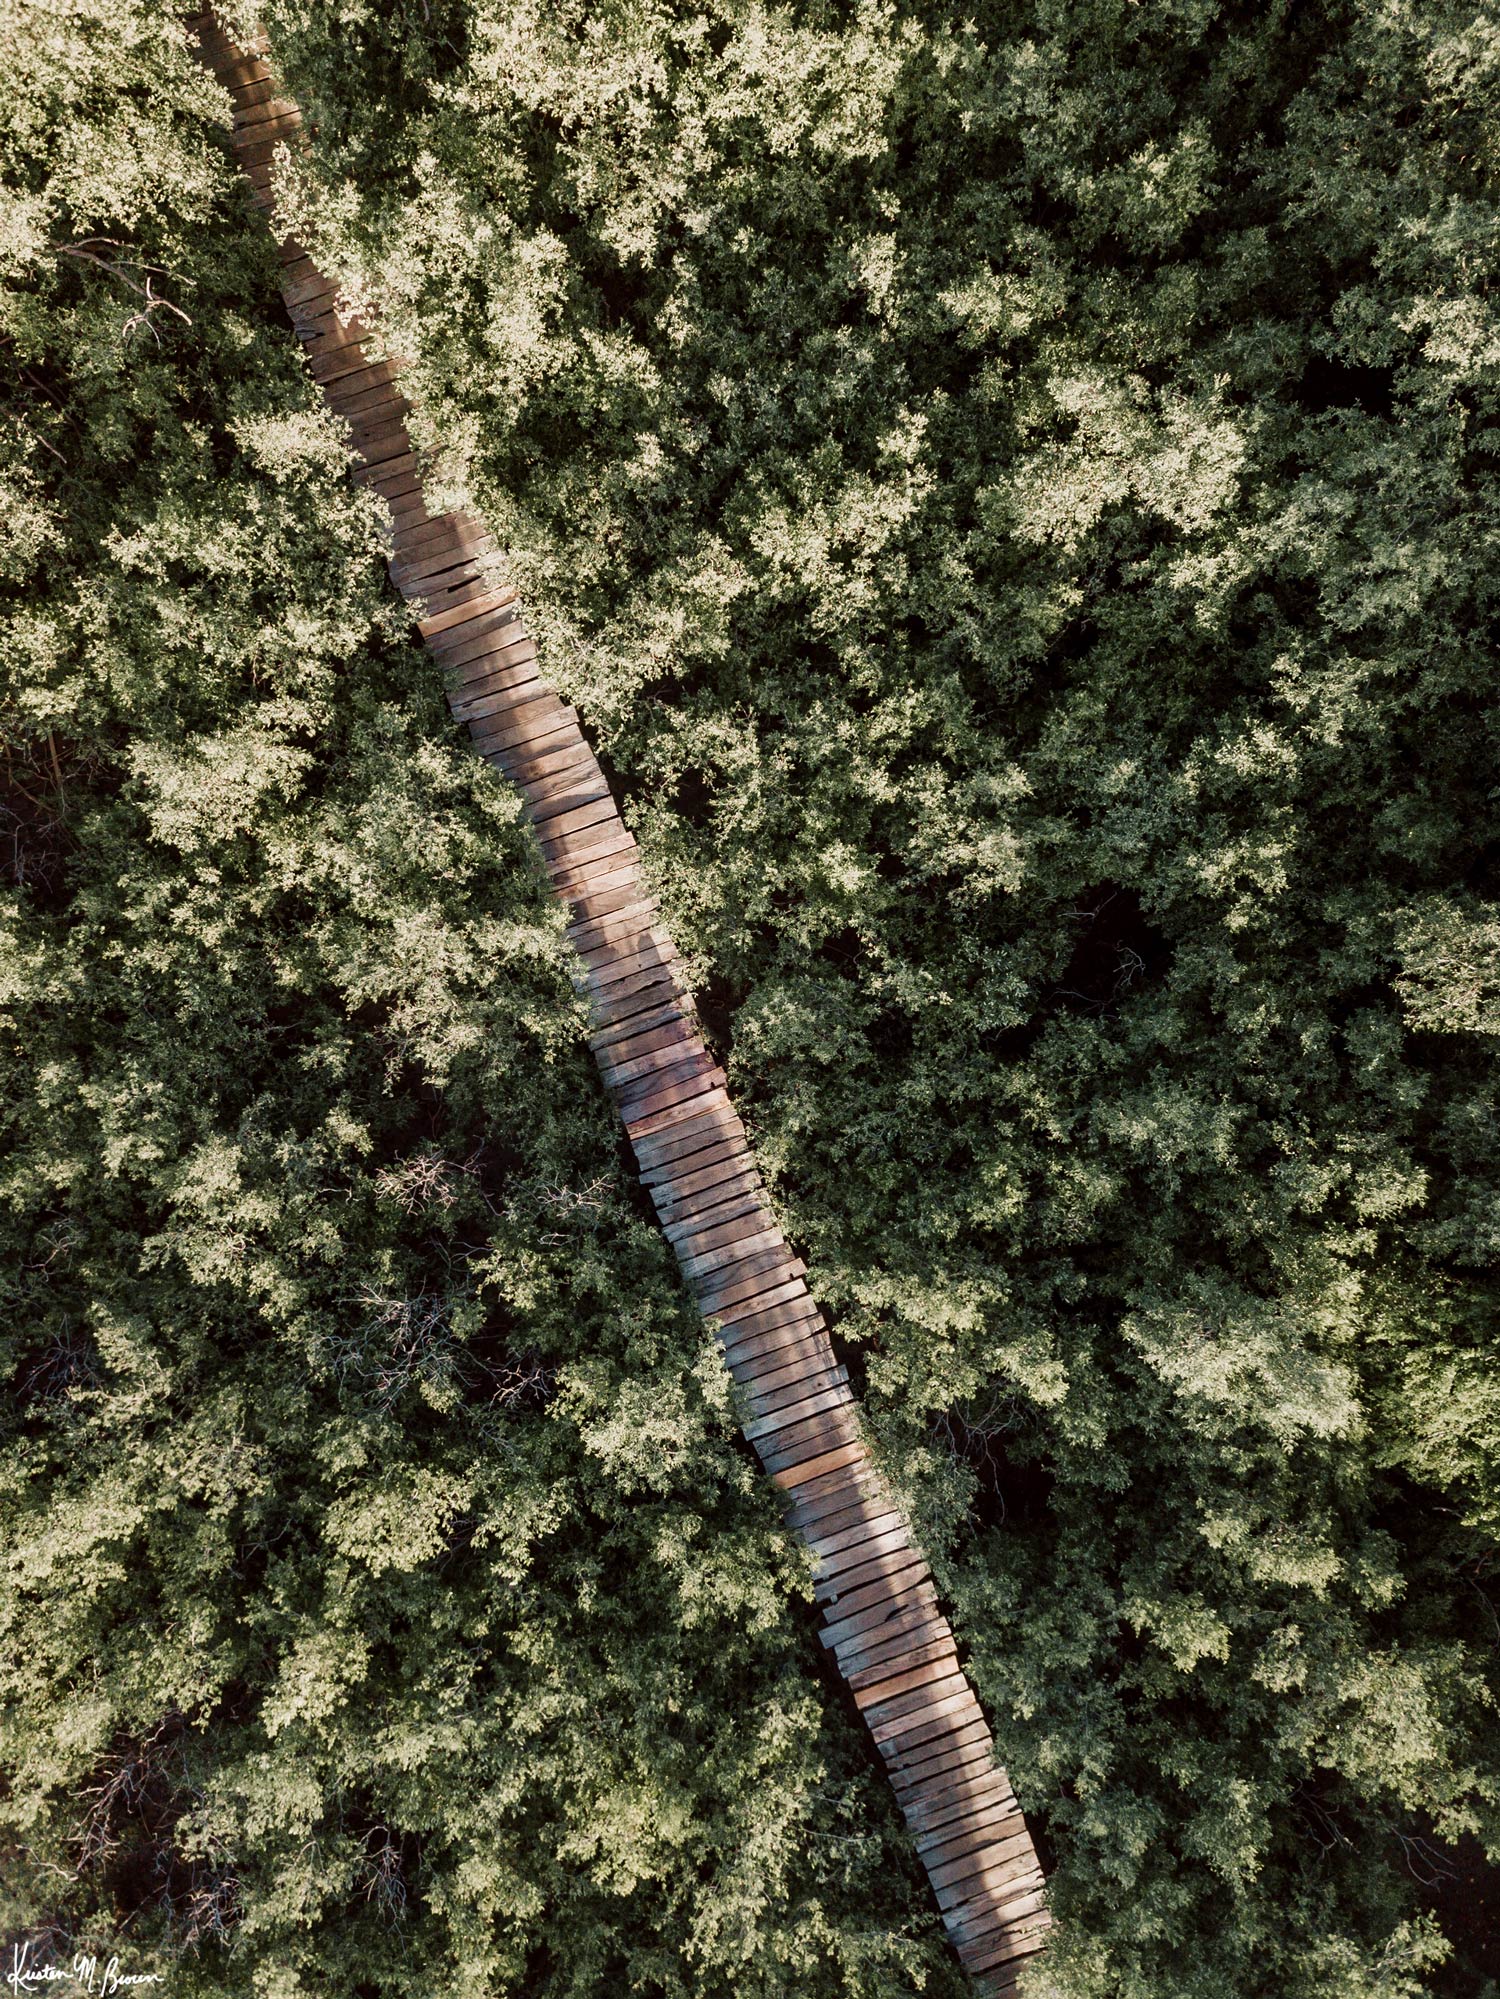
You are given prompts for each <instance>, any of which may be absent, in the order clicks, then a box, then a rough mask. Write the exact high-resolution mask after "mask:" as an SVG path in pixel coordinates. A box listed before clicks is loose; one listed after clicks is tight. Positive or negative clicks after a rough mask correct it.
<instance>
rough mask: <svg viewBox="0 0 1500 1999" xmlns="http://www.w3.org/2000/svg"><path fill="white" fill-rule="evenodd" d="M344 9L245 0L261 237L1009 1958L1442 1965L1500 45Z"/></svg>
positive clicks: (1140, 1996) (1461, 1667)
mask: <svg viewBox="0 0 1500 1999" xmlns="http://www.w3.org/2000/svg"><path fill="white" fill-rule="evenodd" d="M349 13H350V10H349V9H348V8H346V7H340V8H333V7H330V6H326V5H323V4H321V0H276V4H274V5H273V6H272V7H271V9H270V16H269V18H270V20H271V23H272V27H273V32H274V34H275V35H276V36H277V38H278V46H279V47H280V49H281V50H282V54H283V58H284V61H285V64H286V67H287V70H288V73H289V75H290V76H291V78H292V80H293V82H294V83H295V85H296V86H297V87H298V88H299V89H300V90H302V91H303V92H304V93H305V94H306V96H307V99H308V101H309V102H310V103H311V104H312V105H313V106H314V108H315V109H316V110H317V112H318V114H319V116H320V117H321V118H322V120H323V123H324V128H325V131H326V132H327V133H328V134H330V135H331V136H329V137H328V139H327V141H326V143H325V144H324V145H323V146H322V148H321V150H320V152H319V155H318V157H317V159H316V160H315V161H314V163H313V166H312V169H311V170H310V173H309V175H308V176H307V178H306V180H305V182H304V183H303V186H302V189H301V193H300V195H299V197H298V199H299V202H300V204H301V207H302V210H303V213H304V215H305V217H306V226H307V227H308V228H309V229H310V230H312V231H313V232H314V233H315V234H316V236H317V237H318V240H319V242H320V243H321V244H322V246H323V248H324V250H325V252H326V254H327V255H328V256H330V257H332V258H334V259H336V260H337V261H338V263H339V265H340V268H341V269H342V270H343V271H344V272H345V273H346V275H347V278H348V281H349V283H350V285H351V287H352V288H353V289H354V290H355V291H356V293H358V294H360V295H368V296H370V297H372V298H373V299H375V300H376V301H378V303H379V305H380V306H381V308H382V309H383V310H384V311H385V312H386V314H387V315H388V318H389V320H390V322H391V325H392V327H393V329H394V332H395V335H396V337H397V338H398V339H399V341H400V342H401V344H402V345H403V346H404V347H407V348H410V349H411V350H412V351H414V352H416V353H417V354H419V356H420V363H419V368H418V371H417V377H416V379H417V380H418V382H419V384H420V394H421V399H422V403H423V421H424V422H425V424H426V425H427V427H428V434H429V435H431V436H433V437H435V438H436V439H437V440H438V441H439V442H440V443H441V444H442V445H443V446H444V447H445V449H446V451H447V453H448V457H449V462H450V464H451V465H452V467H453V468H454V472H455V476H456V477H459V478H461V479H462V480H464V481H466V482H467V484H468V486H469V487H470V489H471V490H472V492H473V494H474V496H475V497H476V499H477V501H478V503H479V505H480V506H481V507H482V508H483V509H484V510H485V511H486V512H487V513H488V514H489V515H490V516H491V518H492V519H493V520H494V522H495V524H496V526H497V528H498V530H499V532H500V534H501V536H502V538H503V539H504V541H505V542H506V543H507V545H508V546H509V547H510V548H511V550H512V553H513V562H514V569H515V575H516V578H517V581H518V582H519V584H520V587H521V589H522V592H523V595H524V597H525V599H526V601H527V604H528V607H529V612H530V615H531V618H532V622H533V623H534V624H535V625H536V626H537V627H538V629H539V631H540V633H541V636H542V639H543V642H544V646H545V649H546V653H547V657H548V659H549V661H550V662H551V666H552V669H553V671H554V672H555V673H556V674H557V676H558V677H559V679H560V681H561V683H562V685H563V686H564V688H565V690H566V692H567V693H568V695H569V696H570V698H572V699H574V700H576V701H577V702H578V703H579V705H580V707H581V709H582V711H583V712H584V714H585V715H586V716H587V717H588V719H589V721H590V723H591V725H592V726H593V727H594V729H595V730H596V731H597V733H598V737H599V740H600V742H601V744H602V746H603V748H604V749H605V750H606V751H607V753H608V755H609V757H610V759H611V760H612V763H613V766H614V768H615V769H616V770H617V771H618V772H619V773H620V778H621V783H622V786H623V788H624V791H625V793H626V795H627V797H628V799H629V801H630V808H631V813H632V817H633V819H634V821H635V823H636V825H637V826H638V828H639V830H640V833H641V837H642V844H643V846H644V849H645V852H646V855H647V858H648V863H649V865H650V867H651V868H652V870H653V872H654V874H655V876H656V879H657V881H658V882H659V884H660V888H661V892H662V895H663V898H664V900H665V902H666V904H667V907H668V910H669V914H670V920H671V923H672V925H673V928H674V931H675V933H676V935H677V937H678V940H679V942H680V943H681V944H682V945H683V946H684V947H685V948H686V949H687V950H689V951H690V952H691V953H692V954H693V957H694V959H695V961H696V963H697V965H698V966H699V968H700V971H701V974H702V977H703V981H704V987H705V992H706V995H707V998H708V1001H709V1011H710V1015H711V1018H713V1019H715V1020H717V1021H718V1022H719V1023H720V1024H721V1026H722V1029H723V1032H724V1035H725V1037H726V1040H727V1042H728V1043H729V1044H730V1045H731V1053H732V1072H733V1081H734V1086H735V1088H736V1089H737V1091H738V1094H739V1099H740V1101H741V1103H742V1104H743V1106H744V1107H745V1109H746V1111H747V1113H748V1114H749V1116H750V1117H751V1119H752V1121H753V1124H754V1127H755V1132H756V1135H757V1139H758V1144H759V1150H760V1154H761V1157H762V1159H763V1161H764V1163H765V1164H766V1166H767V1168H768V1169H769V1171H770V1172H771V1173H772V1174H773V1176H774V1178H775V1181H776V1185H777V1190H778V1197H779V1200H780V1203H781V1207H782V1210H783V1212H784V1214H785V1216H786V1219H787V1223H788V1226H789V1228H790V1229H791V1231H792V1233H793V1234H794V1236H795V1237H796V1238H797V1240H798V1241H799V1242H800V1243H802V1244H804V1245H805V1246H806V1250H807V1254H808V1259H809V1262H810V1264H811V1266H812V1269H813V1271H814V1273H815V1278H816V1282H817V1285H818V1288H819V1290H820V1293H821V1294H822V1295H823V1296H824V1297H825V1298H826V1299H827V1300H828V1301H829V1302H830V1304H831V1305H832V1307H833V1308H834V1309H835V1311H836V1313H837V1315H838V1319H839V1324H840V1329H841V1332H842V1334H843V1336H844V1337H845V1338H846V1339H847V1341H848V1342H849V1343H850V1345H851V1347H852V1348H853V1349H854V1350H856V1351H857V1352H858V1353H859V1355H860V1356H861V1357H862V1359H863V1363H864V1367H865V1372H866V1374H867V1380H868V1392H869V1399H870V1407H871V1410H872V1413H873V1416H874V1420H875V1422H876V1424H877V1425H878V1428H879V1432H880V1435H881V1437H882V1439H883V1442H884V1445H885V1447H886V1449H887V1451H888V1453H889V1456H890V1459H891V1462H892V1464H893V1465H894V1466H895V1467H896V1469H897V1471H898V1473H899V1475H900V1476H901V1477H902V1478H903V1480H904V1481H905V1483H906V1486H907V1489H908V1491H909V1492H910V1493H911V1495H912V1496H913V1499H914V1501H915V1503H916V1504H917V1506H918V1508H919V1514H920V1519H921V1523H922V1526H923V1530H924V1532H925V1534H926V1537H927V1539H928V1542H929V1545H931V1546H932V1547H933V1548H934V1549H935V1551H936V1553H937V1555H938V1558H939V1563H940V1568H941V1574H942V1579H943V1581H944V1584H945V1586H946V1587H947V1589H948V1591H949V1593H950V1596H951V1599H952V1601H953V1602H954V1604H955V1605H956V1607H957V1610H958V1613H959V1622H960V1625H961V1628H962V1631H963V1635H964V1636H965V1638H966V1639H967V1641H968V1643H969V1644H970V1646H971V1647H972V1649H973V1656H974V1661H975V1667H976V1672H977V1675H978V1679H979V1683H980V1685H981V1688H982V1690H983V1692H984V1693H985V1695H986V1697H987V1698H988V1700H989V1701H990V1703H991V1704H992V1707H993V1711H994V1713H995V1714H996V1716H997V1719H998V1727H999V1733H1000V1736H1001V1739H1002V1742H1003V1744H1004V1746H1005V1749H1006V1751H1007V1755H1008V1759H1009V1760H1010V1762H1011V1764H1012V1768H1013V1773H1014V1775H1015V1776H1016V1779H1017V1782H1018V1785H1019V1787H1020V1789H1021V1792H1022V1795H1023V1798H1024V1799H1025V1800H1026V1801H1027V1802H1028V1803H1029V1804H1030V1805H1033V1806H1035V1807H1036V1808H1038V1810H1039V1812H1040V1814H1041V1816H1042V1819H1043V1821H1044V1823H1045V1826H1046V1831H1047V1836H1048V1839H1049V1841H1050V1843H1051V1846H1052V1848H1053V1850H1054V1851H1055V1853H1056V1856H1057V1860H1058V1868H1057V1874H1056V1904H1057V1908H1058V1911H1059V1914H1060V1915H1061V1916H1062V1917H1063V1919H1064V1929H1063V1936H1062V1938H1061V1940H1060V1943H1059V1946H1058V1948H1057V1950H1056V1951H1055V1952H1054V1953H1053V1954H1052V1956H1051V1957H1050V1959H1049V1961H1048V1963H1047V1965H1046V1966H1045V1967H1043V1968H1042V1969H1041V1971H1040V1973H1039V1977H1038V1981H1037V1984H1036V1987H1035V1989H1036V1990H1037V1991H1039V1992H1041V1991H1050V1992H1053V1993H1055V1994H1057V1995H1063V1994H1066V1995H1069V1999H1082V1995H1085V1994H1087V1995H1096V1994H1097V1995H1100V1999H1103V1995H1106V1994H1109V1995H1115V1994H1119V1995H1128V1999H1177V1995H1181V1999H1188V1995H1197V1994H1210V1993H1212V1994H1223V1993H1234V1994H1236V1995H1251V1994H1255V1995H1261V1994H1264V1995H1267V1999H1269V1995H1272V1994H1274V1995H1277V1999H1290V1995H1297V1996H1298V1999H1301V1996H1302V1995H1306V1999H1313V1995H1317V1999H1326V1996H1327V1995H1331V1994H1336V1995H1340V1996H1341V1999H1356V1995H1359V1999H1373V1995H1375V1994H1393V1993H1397V1992H1407V1991H1416V1990H1425V1989H1433V1990H1438V1989H1444V1987H1443V1981H1444V1979H1446V1980H1447V1985H1446V1989H1447V1990H1449V1991H1451V1992H1455V1993H1457V1992H1463V1993H1465V1994H1468V1995H1471V1999H1472V1995H1473V1994H1474V1993H1476V1992H1477V1991H1478V1990H1479V1989H1480V1979H1481V1972H1480V1969H1479V1968H1478V1961H1477V1960H1471V1961H1470V1962H1469V1963H1468V1964H1467V1968H1464V1967H1462V1966H1459V1965H1457V1964H1455V1965H1454V1966H1453V1967H1452V1968H1451V1969H1450V1971H1449V1972H1447V1973H1443V1972H1441V1971H1438V1970H1432V1969H1431V1967H1433V1966H1435V1965H1436V1964H1437V1962H1438V1960H1439V1959H1440V1958H1441V1954H1442V1953H1441V1947H1440V1946H1439V1945H1438V1944H1436V1943H1435V1941H1434V1938H1433V1934H1432V1932H1431V1931H1430V1930H1429V1929H1428V1928H1426V1927H1425V1926H1424V1920H1423V1919H1422V1918H1421V1916H1420V1914H1419V1911H1420V1909H1421V1907H1422V1905H1423V1901H1424V1898H1423V1896H1422V1895H1421V1894H1420V1893H1419V1888H1418V1883H1417V1880H1416V1878H1415V1877H1414V1875H1413V1873H1412V1870H1411V1868H1410V1867H1409V1866H1408V1864H1407V1863H1408V1856H1409V1854H1410V1853H1411V1851H1412V1848H1411V1847H1410V1845H1409V1844H1408V1843H1407V1842H1409V1840H1410V1839H1411V1837H1412V1836H1413V1835H1414V1834H1417V1833H1419V1832H1422V1833H1424V1835H1425V1834H1433V1833H1435V1834H1436V1835H1437V1836H1438V1837H1440V1838H1441V1839H1443V1840H1453V1839H1458V1838H1460V1837H1461V1836H1463V1835H1465V1834H1466V1833H1468V1832H1471V1831H1472V1832H1477V1833H1479V1834H1481V1835H1482V1837H1483V1838H1484V1839H1485V1840H1486V1841H1488V1842H1489V1843H1490V1845H1491V1847H1493V1846H1494V1844H1495V1842H1496V1839H1497V1837H1500V1825H1497V1817H1496V1804H1497V1783H1500V1738H1497V1729H1496V1722H1495V1713H1494V1706H1493V1700H1494V1692H1495V1668H1494V1659H1495V1638H1496V1631H1497V1625H1496V1613H1495V1609H1494V1607H1493V1601H1492V1599H1493V1574H1494V1558H1495V1546H1494V1530H1495V1526H1496V1520H1497V1490H1496V1485H1495V1464H1496V1448H1495V1447H1496V1441H1497V1433H1500V1379H1497V1328H1496V1316H1497V1305H1500V1298H1497V1290H1496V1284H1495V1277H1494V1271H1495V1267H1496V1248H1497V1234H1496V1216H1497V1196H1500V1184H1497V1160H1500V1144H1497V1139H1500V1123H1497V1081H1500V1079H1497V1072H1496V1066H1495V1062H1494V1056H1493V1051H1494V1047H1495V1040H1494V1035H1495V1028H1496V1020H1497V1013H1496V1006H1497V992H1500V984H1497V981H1500V972H1497V945H1496V923H1497V917H1496V902H1497V898H1500V877H1497V873H1496V854H1497V851H1500V849H1497V844H1496V843H1497V837H1500V817H1497V803H1496V801H1497V796H1500V791H1497V764H1500V759H1497V730H1500V719H1497V718H1500V701H1497V693H1500V689H1497V685H1496V675H1495V669H1494V657H1495V637H1496V611H1497V599H1496V591H1497V584H1496V577H1497V575H1500V569H1497V564H1496V554H1497V546H1500V537H1497V529H1500V509H1497V475H1500V455H1497V440H1500V405H1497V386H1496V385H1497V379H1500V378H1497V363H1500V318H1497V315H1496V310H1495V303H1494V295H1493V290H1492V288H1491V284H1490V277H1489V274H1490V272H1491V271H1492V269H1493V264H1494V254H1495V245H1496V241H1497V236H1500V206H1497V191H1500V182H1497V168H1500V161H1497V158H1496V132H1497V130H1500V29H1497V26H1496V23H1495V21H1494V19H1493V17H1492V15H1491V14H1490V13H1489V12H1487V11H1486V10H1483V9H1479V8H1474V7H1470V6H1465V5H1460V4H1453V5H1449V4H1443V3H1442V0H1439V3H1438V4H1430V3H1429V4H1424V5H1421V6H1418V5H1416V4H1413V0H1390V4H1380V5H1377V4H1374V0H1368V4H1359V5H1355V6H1351V7H1344V6H1325V5H1312V6H1305V7H1299V8H1295V9H1293V8H1287V7H1280V6H1272V7H1265V8H1250V7H1245V8H1240V7H1234V6H1228V5H1216V4H1212V0H1202V4H1181V5H1171V6H1165V5H1163V6H1135V5H1128V4H1124V0H1119V3H1118V4H1116V0H1095V3H1094V4H1089V0H1058V4H1027V5H1014V6H1012V5H1005V6H991V7H986V8H980V9H979V10H978V11H977V12H975V11H973V10H969V11H964V10H960V11H959V12H958V13H956V14H954V15H951V16H949V15H947V14H945V13H944V12H943V10H942V9H941V8H928V9H926V10H922V11H920V12H918V13H911V12H902V11H900V10H898V9H897V8H896V7H894V6H891V5H885V4H879V3H878V0H876V4H869V5H861V6H859V7H844V8H836V7H832V6H820V5H816V4H809V5H806V6H796V5H792V6H786V7H773V8H764V7H758V6H743V5H740V4H737V0H726V4H723V5H715V6H713V7H710V8H708V9H707V10H705V9H702V8H697V7H693V8H683V9H674V8H672V7H670V6H660V7H646V6H639V5H634V4H621V5H618V6H611V7H608V8H606V9H604V10H603V11H594V10H590V9H589V8H587V7H584V6H582V5H577V4H571V3H570V0H563V4H548V5H546V6H541V5H539V4H535V0H471V4H470V5H469V6H468V8H467V10H466V13H465V15H464V18H463V19H462V21H461V22H458V21H457V20H456V19H455V21H453V22H451V23H449V24H448V25H447V26H446V27H445V28H444V29H443V31H442V33H443V39H442V40H441V43H440V42H439V39H438V36H437V30H436V29H435V28H433V27H431V26H430V24H429V19H428V16H427V14H426V10H425V9H414V8H406V9H405V10H400V11H397V12H395V13H385V12H379V11H377V10H373V9H371V10H368V12H367V13H365V14H363V15H362V16H361V23H362V24H361V26H360V29H359V37H360V39H358V41H357V43H356V46H357V49H358V50H359V51H360V53H359V54H358V56H357V57H351V54H350V46H351V45H350V43H349V42H348V40H347V39H346V31H345V22H346V20H347V19H348V16H349ZM419 16H420V18H419ZM407 49H410V50H411V51H412V54H411V57H410V64H409V67H405V68H403V66H404V65H405V63H406V58H405V57H404V55H403V51H405V50H407ZM393 67H394V68H396V69H398V70H403V73H404V74H405V76H406V78H407V81H406V83H405V84H404V86H403V89H404V92H405V94H404V95H403V97H402V100H401V102H402V106H403V112H404V115H403V116H402V117H401V118H400V119H394V118H391V117H388V116H387V115H386V112H385V106H384V102H383V100H382V96H381V92H382V89H383V88H384V86H383V83H382V79H383V78H384V77H385V76H387V75H388V74H389V73H390V71H391V70H392V68H393ZM418 77H420V78H421V79H424V81H422V82H421V83H420V87H419V86H418V84H417V83H416V81H415V79H417V78H418ZM1465 1851H1466V1852H1471V1851H1472V1849H1469V1848H1466V1849H1465ZM1491 1968H1492V1969H1493V1966H1492V1967H1491Z"/></svg>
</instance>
